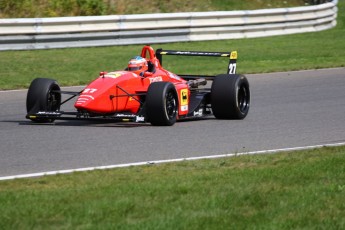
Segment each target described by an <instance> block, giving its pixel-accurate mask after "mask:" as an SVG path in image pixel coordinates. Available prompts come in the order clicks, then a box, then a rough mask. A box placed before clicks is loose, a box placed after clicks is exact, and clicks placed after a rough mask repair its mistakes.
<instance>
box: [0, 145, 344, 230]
mask: <svg viewBox="0 0 345 230" xmlns="http://www.w3.org/2000/svg"><path fill="white" fill-rule="evenodd" d="M344 171H345V147H335V148H322V149H315V150H309V151H300V152H287V153H280V154H274V155H260V156H259V155H258V156H237V157H232V158H223V159H217V160H202V161H192V162H181V163H175V164H162V165H153V166H143V167H130V168H122V169H115V170H108V171H94V172H83V173H74V174H71V175H58V176H48V177H42V178H36V179H25V180H14V181H2V182H0V222H1V225H2V228H4V229H32V228H35V229H47V228H50V229H55V228H59V229H232V228H233V229H254V228H255V229H344V227H345V219H344V214H345V183H344V181H345V174H344Z"/></svg>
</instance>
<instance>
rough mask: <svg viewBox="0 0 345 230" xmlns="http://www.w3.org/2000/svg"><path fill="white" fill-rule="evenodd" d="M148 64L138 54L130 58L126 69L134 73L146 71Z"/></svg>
mask: <svg viewBox="0 0 345 230" xmlns="http://www.w3.org/2000/svg"><path fill="white" fill-rule="evenodd" d="M147 69H148V65H147V61H146V59H145V58H143V57H140V56H135V57H134V58H131V59H130V60H129V62H128V71H133V72H135V73H136V74H140V73H142V72H145V71H147Z"/></svg>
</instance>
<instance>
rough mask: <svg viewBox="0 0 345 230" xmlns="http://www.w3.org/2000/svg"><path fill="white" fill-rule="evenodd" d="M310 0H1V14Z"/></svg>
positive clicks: (245, 6) (302, 0) (304, 1)
mask: <svg viewBox="0 0 345 230" xmlns="http://www.w3.org/2000/svg"><path fill="white" fill-rule="evenodd" d="M308 4H311V3H310V0H241V1H239V0H227V1H224V0H198V1H196V0H194V1H185V0H170V1H161V0H141V1H138V0H1V1H0V18H35V17H62V16H92V15H111V14H143V13H168V12H193V11H215V10H251V9H259V8H276V7H288V6H303V5H308Z"/></svg>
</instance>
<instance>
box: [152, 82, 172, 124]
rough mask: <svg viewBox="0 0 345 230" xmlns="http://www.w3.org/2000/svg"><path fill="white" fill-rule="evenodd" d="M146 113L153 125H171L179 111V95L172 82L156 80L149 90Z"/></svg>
mask: <svg viewBox="0 0 345 230" xmlns="http://www.w3.org/2000/svg"><path fill="white" fill-rule="evenodd" d="M146 108H147V110H146V113H147V116H148V120H149V121H150V123H151V124H152V125H157V126H171V125H173V124H175V122H176V117H177V113H178V97H177V93H176V89H175V86H174V85H173V84H172V83H170V82H154V83H152V84H151V85H150V86H149V88H148V91H147V96H146Z"/></svg>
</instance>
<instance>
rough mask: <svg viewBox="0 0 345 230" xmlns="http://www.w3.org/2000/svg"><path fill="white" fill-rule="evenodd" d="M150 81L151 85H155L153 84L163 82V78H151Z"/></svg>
mask: <svg viewBox="0 0 345 230" xmlns="http://www.w3.org/2000/svg"><path fill="white" fill-rule="evenodd" d="M149 80H150V84H151V83H153V82H159V81H163V78H162V77H161V76H158V77H150V78H149Z"/></svg>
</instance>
